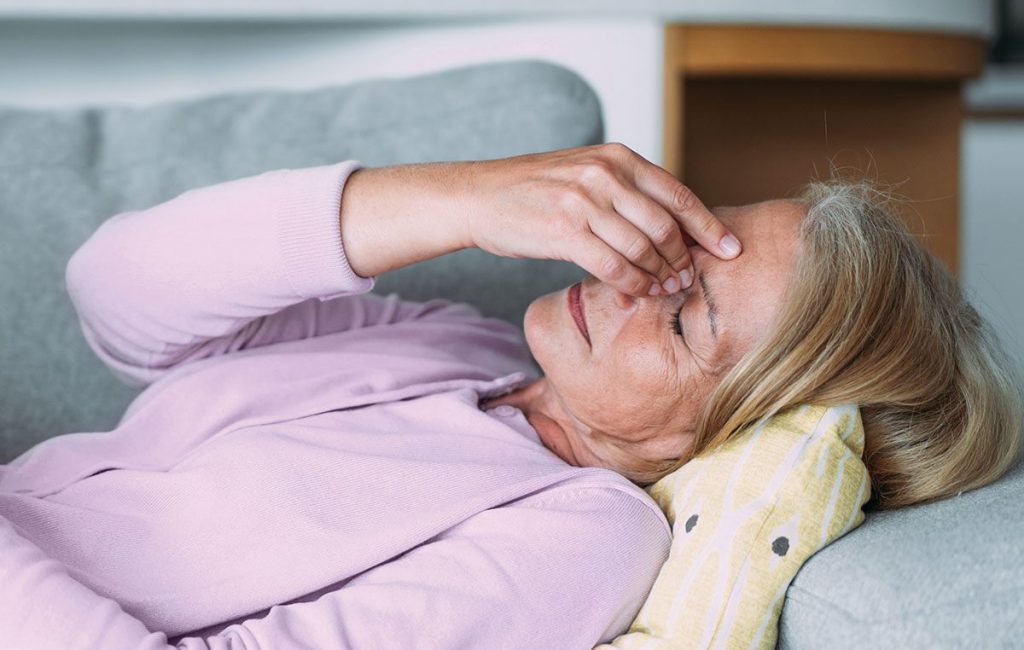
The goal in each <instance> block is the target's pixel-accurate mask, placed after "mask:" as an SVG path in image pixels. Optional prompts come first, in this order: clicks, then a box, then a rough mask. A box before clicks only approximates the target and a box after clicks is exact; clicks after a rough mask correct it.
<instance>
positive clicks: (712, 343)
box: [0, 145, 1020, 648]
mask: <svg viewBox="0 0 1024 650" xmlns="http://www.w3.org/2000/svg"><path fill="white" fill-rule="evenodd" d="M811 188H812V189H811V193H810V194H808V195H807V196H806V197H805V198H804V199H803V200H800V201H770V202H766V203H760V204H756V205H753V206H743V207H737V208H719V209H717V210H716V211H715V214H712V213H710V212H709V211H707V210H706V209H705V208H704V207H703V206H702V205H701V204H700V202H699V201H697V200H696V199H695V198H694V197H693V196H692V194H690V193H688V192H687V191H686V189H685V187H683V186H682V185H680V184H679V183H678V182H676V181H675V180H674V179H672V178H671V176H669V175H668V174H667V173H665V172H664V170H660V169H659V168H657V167H656V166H653V165H651V164H650V163H648V162H647V161H644V160H643V159H642V158H640V157H638V156H636V155H635V154H633V153H632V152H630V151H629V150H628V149H626V148H624V147H622V146H620V145H604V146H598V147H587V148H582V149H573V150H567V151H561V152H550V153H546V154H538V155H533V156H522V157H517V158H512V159H506V160H503V161H485V162H472V163H444V164H430V165H409V166H401V167H393V168H381V169H359V165H358V164H357V163H354V162H348V163H341V164H338V165H332V166H326V167H319V168H311V169H306V170H280V171H276V172H269V173H267V174H263V175H261V176H256V177H252V178H249V179H242V180H239V181H232V182H230V183H224V184H221V185H218V186H212V187H209V188H203V189H200V190H193V191H191V192H186V193H185V194H183V195H182V196H180V197H177V198H176V199H173V200H171V201H168V202H167V203H164V204H161V205H159V206H156V207H154V208H150V209H149V210H144V211H141V212H137V213H126V214H123V215H118V216H116V217H113V218H111V219H110V220H108V221H107V223H105V224H104V225H103V226H102V227H101V228H100V229H99V230H98V231H97V232H96V233H95V234H94V235H93V237H91V238H90V240H89V241H88V242H87V243H86V244H85V245H83V246H82V248H81V249H80V250H79V251H77V252H76V253H75V255H74V256H73V257H72V259H71V260H70V261H69V264H68V275H67V280H68V290H69V293H70V295H71V298H72V300H73V302H74V304H75V306H76V309H77V310H78V313H79V315H80V317H81V323H82V328H83V332H84V334H85V336H86V338H87V340H88V341H89V343H90V345H91V346H92V348H93V349H94V350H95V351H96V353H97V354H98V355H99V356H100V357H101V358H102V359H103V360H104V361H105V362H106V363H107V364H108V365H109V366H110V367H111V368H112V369H113V370H114V371H115V372H116V373H118V374H119V375H120V376H121V377H123V378H124V379H125V380H126V381H129V382H131V383H134V384H136V385H149V388H148V389H147V390H146V391H145V392H143V393H142V394H141V395H140V396H139V398H138V399H137V400H136V401H135V402H133V403H132V405H131V406H130V407H129V409H128V412H127V413H126V414H125V416H124V418H123V419H122V421H121V423H120V424H119V425H118V427H117V428H115V429H114V430H113V431H111V432H107V433H93V434H72V435H67V436H60V437H58V438H55V439H52V440H50V441H47V442H45V443H42V444H40V445H38V446H37V447H36V448H34V449H33V450H30V451H29V452H27V453H26V454H24V455H23V456H22V457H20V458H18V459H17V460H15V461H14V462H13V463H12V464H11V465H9V466H7V467H5V468H0V578H2V579H0V632H2V633H3V635H4V638H5V639H7V640H10V639H12V638H13V639H16V640H18V641H19V642H20V643H21V646H18V645H15V647H60V648H74V647H104V648H107V647H122V646H123V647H165V646H166V644H167V643H168V638H167V637H168V636H170V637H172V638H171V639H170V642H171V643H177V644H179V647H187V648H204V647H213V648H217V647H222V648H227V647H231V648H256V647H260V648H267V647H273V648H288V647H325V648H328V647H330V648H345V647H352V648H389V647H396V648H409V647H427V648H435V647H436V648H461V647H481V648H500V647H531V648H536V647H545V648H546V647H552V648H554V647H558V648H575V647H580V648H586V647H590V646H592V645H595V644H597V643H599V642H603V641H606V640H609V639H611V638H613V637H614V636H616V635H617V634H618V633H620V632H622V631H623V630H625V629H626V627H627V626H628V624H629V622H630V621H631V619H632V618H633V616H634V614H635V613H636V611H637V610H638V608H639V607H640V605H641V603H642V601H643V599H644V597H645V596H646V594H647V592H648V590H649V588H650V586H651V584H652V583H653V581H654V578H655V576H656V574H657V571H658V569H659V568H660V566H661V564H662V563H663V562H664V560H665V558H666V557H667V552H668V544H669V534H668V532H669V531H668V527H667V525H666V522H665V520H664V518H663V517H662V516H661V514H660V513H659V512H658V511H657V510H656V508H654V507H653V504H652V503H651V502H650V500H649V499H647V498H646V495H644V494H643V492H642V490H640V489H639V487H638V486H637V485H636V484H635V483H639V484H640V485H643V484H645V483H646V482H650V481H651V480H655V479H656V478H657V477H658V476H659V475H663V474H664V473H666V472H667V471H670V470H671V469H672V468H673V467H674V466H677V465H678V464H681V463H682V462H685V460H686V459H688V458H690V457H692V456H693V455H694V454H695V453H701V452H706V451H709V450H711V449H713V447H714V445H715V444H717V443H718V442H720V441H721V439H723V438H724V437H726V436H728V435H730V434H731V433H732V432H734V431H736V430H737V429H738V428H739V427H740V426H741V425H742V424H744V423H745V422H749V421H751V420H754V419H757V418H758V417H761V416H764V415H766V414H768V413H770V412H771V411H772V410H774V409H777V408H781V407H784V406H785V405H787V404H789V403H794V402H798V401H804V400H812V399H813V400H829V399H836V400H842V401H851V400H853V401H858V402H859V403H861V404H863V405H864V409H865V422H866V426H867V428H868V435H869V440H868V452H869V453H868V456H869V457H868V463H869V469H871V470H872V471H873V472H874V471H876V470H877V471H878V476H875V481H876V483H877V485H876V487H877V488H878V492H877V493H876V496H877V495H882V496H881V499H882V501H881V502H880V503H881V505H885V506H892V505H901V504H903V503H909V502H915V501H921V500H927V499H930V498H938V497H941V496H945V495H947V494H950V493H951V492H955V491H957V490H959V489H969V488H970V487H972V486H977V485H982V484H984V483H986V482H990V481H991V480H994V478H996V477H997V476H998V475H999V474H1001V473H1002V471H1004V470H1005V468H1006V466H1007V464H1008V462H1009V459H1010V458H1011V456H1012V455H1013V454H1015V453H1016V450H1017V449H1018V447H1019V444H1020V443H1019V418H1020V410H1019V402H1014V399H1015V398H1014V394H1013V392H1012V385H1011V384H1010V383H1008V379H1006V378H1005V377H1006V375H1005V374H1001V373H1003V371H1002V370H1000V366H999V362H998V359H997V358H996V357H995V356H994V355H992V354H991V351H992V350H993V348H991V347H990V344H989V341H988V339H986V338H979V334H978V332H980V331H983V330H982V329H981V323H980V321H979V320H978V319H977V317H976V315H974V314H973V312H972V311H970V310H969V307H966V305H965V304H964V303H963V302H962V300H961V299H960V297H959V295H958V293H957V291H956V287H955V285H954V284H953V283H952V282H951V281H950V280H949V278H948V274H946V273H945V272H944V271H942V270H941V267H939V266H938V265H937V264H935V263H934V262H933V261H932V259H931V258H930V257H929V256H928V255H927V254H925V253H923V252H922V251H921V249H920V247H918V246H917V245H916V243H914V242H913V240H912V238H910V237H909V236H907V235H906V234H905V232H903V231H902V230H899V229H898V228H897V227H896V226H895V223H896V222H894V221H893V220H892V218H891V217H889V216H888V215H887V214H886V213H885V212H884V210H883V209H882V204H881V203H880V202H879V201H877V198H878V197H876V196H873V195H871V194H870V193H866V192H864V191H862V188H861V189H858V186H847V185H841V184H839V185H834V186H829V185H812V186H811ZM815 192H817V194H815ZM339 212H340V223H339ZM726 228H728V230H726ZM739 242H742V243H743V252H742V254H739V255H737V254H738V253H739V252H740V251H739ZM342 243H343V246H342ZM466 246H478V247H480V248H483V249H484V250H488V251H490V252H492V253H495V254H498V255H507V256H512V257H539V258H558V259H568V260H571V261H574V262H576V263H577V264H579V265H580V266H582V267H583V268H585V269H586V270H588V271H589V272H590V273H592V274H593V276H594V277H592V278H587V280H585V281H584V282H583V283H582V286H581V287H579V293H577V288H576V286H575V285H574V287H570V288H568V289H567V290H565V291H560V292H557V293H555V294H550V295H548V296H542V297H541V298H539V299H538V300H537V301H535V302H534V303H533V304H531V305H530V308H529V310H528V311H527V314H526V317H525V319H524V330H525V335H526V343H527V345H528V348H527V346H524V345H523V341H522V338H521V334H520V332H518V330H517V328H515V327H512V326H510V325H508V324H505V323H503V322H501V321H497V320H496V319H487V318H482V317H481V316H480V314H479V313H478V312H476V311H475V310H474V309H473V308H471V307H469V306H467V305H460V304H451V303H448V302H447V301H443V300H435V301H429V302H427V303H422V304H417V303H410V302H403V301H400V300H398V299H397V297H396V296H395V295H392V296H389V297H387V298H379V297H376V296H372V295H369V294H365V292H366V291H368V290H369V289H370V288H371V287H372V285H373V282H374V278H375V276H377V275H379V274H381V273H385V272H387V271H389V270H392V269H395V268H399V267H401V266H405V265H408V264H412V263H415V262H418V261H421V260H425V259H429V258H431V257H435V256H437V255H442V254H445V253H447V252H450V251H453V250H458V249H460V248H463V247H466ZM677 278H678V279H677ZM889 280H898V281H899V284H893V283H892V282H889ZM357 294H365V295H357ZM853 297H857V298H858V299H857V300H853V299H852V298H853ZM940 318H942V319H946V320H944V321H939V320H938V319H940ZM530 353H532V354H533V355H534V356H535V358H536V359H537V361H538V362H539V365H540V366H541V367H542V368H543V370H544V371H545V376H544V377H539V378H538V377H533V378H529V381H527V376H526V373H525V372H523V371H521V370H520V369H522V368H525V367H526V366H527V363H528V360H529V357H528V355H529V354H530ZM986 355H987V356H986ZM912 364H917V366H916V368H915V367H914V366H913V365H912ZM921 364H926V365H921ZM918 368H920V369H921V370H918ZM889 375H892V376H891V377H889ZM979 405H981V406H982V408H979ZM943 418H947V419H946V420H943ZM943 423H945V425H946V426H945V427H941V428H940V426H939V425H940V424H943ZM609 470H614V471H609ZM624 477H626V478H629V479H632V480H633V482H630V481H629V480H626V478H624Z"/></svg>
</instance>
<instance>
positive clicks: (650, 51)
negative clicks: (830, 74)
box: [0, 18, 663, 162]
mask: <svg viewBox="0 0 1024 650" xmlns="http://www.w3.org/2000/svg"><path fill="white" fill-rule="evenodd" d="M662 52H663V48H662V28H661V24H660V23H659V22H658V21H656V20H655V19H653V18H631V19H623V18H606V19H596V20H584V19H572V20H544V21H537V20H534V21H526V20H519V21H515V20H513V21H504V22H493V21H491V22H487V21H485V22H480V21H474V22H460V23H458V24H449V25H445V24H422V23H419V24H410V23H406V24H402V23H397V24H396V23H388V24H387V25H383V24H378V25H376V26H375V25H372V24H371V25H359V26H352V25H345V24H338V23H331V24H321V25H317V24H261V23H255V24H253V23H250V24H238V23H220V24H218V23H206V24H201V23H200V24H196V23H131V22H111V23H104V22H96V23H70V22H68V23H59V22H29V23H18V22H14V23H10V22H9V23H0V61H2V62H4V65H0V102H2V103H5V104H9V103H16V104H22V105H32V106H68V105H80V104H83V103H84V104H93V103H107V102H127V103H133V104H139V103H149V102H154V101H160V100H164V99H171V98H177V97H188V96H196V95H202V94H206V93H211V92H220V91H225V90H235V89H251V88H310V87H315V86H319V85H325V84H333V83H343V82H347V81H353V80H356V79H365V78H370V77H378V76H404V75H411V74H417V73H424V72H431V71H436V70H441V69H444V68H447V67H452V66H458V65H468V64H471V63H479V62H484V61H496V60H501V59H510V58H531V57H536V58H543V59H547V60H550V61H554V62H556V63H561V64H563V65H566V66H568V67H570V68H572V69H574V70H576V71H577V72H579V73H580V74H581V75H582V76H583V77H584V78H585V79H587V81H588V82H590V84H591V85H592V86H593V87H594V88H595V89H596V90H597V92H598V94H599V95H600V97H601V98H602V103H603V107H604V114H605V123H606V135H607V139H608V140H618V141H621V142H623V143H625V144H626V145H628V146H630V147H632V148H633V149H634V150H635V151H637V152H639V153H640V154H641V155H643V156H645V157H647V158H649V159H651V160H654V161H655V162H660V159H661V141H660V137H661V135H660V130H659V128H660V126H659V125H660V124H661V113H662V94H661V89H662Z"/></svg>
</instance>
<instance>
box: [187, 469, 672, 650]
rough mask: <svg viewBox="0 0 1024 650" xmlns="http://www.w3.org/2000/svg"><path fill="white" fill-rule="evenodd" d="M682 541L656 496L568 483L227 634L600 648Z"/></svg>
mask: <svg viewBox="0 0 1024 650" xmlns="http://www.w3.org/2000/svg"><path fill="white" fill-rule="evenodd" d="M670 544H671V536H670V532H669V530H668V526H667V524H666V523H665V521H664V518H663V516H662V515H661V513H660V512H659V511H657V508H656V507H655V506H654V505H653V502H652V503H645V502H643V501H641V500H640V499H638V498H637V497H636V496H635V495H631V494H628V493H626V492H624V491H620V490H617V489H615V488H611V487H608V486H607V485H601V486H588V487H568V486H567V487H560V488H557V489H555V490H550V491H545V492H541V493H538V494H534V495H531V496H529V497H525V498H523V499H520V500H518V501H515V502H513V503H510V504H507V505H506V506H504V507H500V508H494V509H491V510H485V511H483V512H481V513H479V514H477V515H475V516H473V517H471V518H470V519H468V520H466V521H464V522H462V523H461V524H459V525H456V526H455V527H453V528H451V529H449V530H448V531H446V532H445V533H444V534H442V535H440V536H438V537H437V538H435V539H433V540H429V541H428V542H426V543H424V544H421V545H419V546H417V547H415V548H413V549H411V550H409V551H408V552H406V553H404V554H403V555H401V556H399V557H398V558H396V559H394V560H392V561H390V562H386V563H384V564H381V565H379V566H377V567H375V568H373V569H371V570H369V571H366V572H364V573H362V574H359V575H358V576H356V577H355V578H353V579H352V580H350V581H348V582H347V583H345V585H344V586H342V587H341V588H339V589H336V590H334V591H331V592H328V593H326V594H323V595H321V596H319V597H318V598H316V599H315V600H308V601H306V602H297V603H291V604H287V605H279V606H276V607H273V608H271V609H270V611H269V612H268V613H267V615H266V616H263V617H262V618H259V619H251V620H248V621H245V622H243V623H239V624H234V625H230V626H228V627H226V628H225V629H223V630H222V631H220V632H219V634H218V635H217V637H218V638H226V639H228V640H229V641H230V644H228V645H226V646H225V647H230V648H238V649H240V650H241V649H247V648H338V649H341V650H371V649H372V650H404V649H406V648H421V649H423V650H446V649H448V648H494V649H507V650H511V649H523V650H527V649H529V650H533V649H536V648H564V649H566V650H572V649H579V650H590V648H592V647H594V646H595V645H598V644H599V643H601V642H605V641H608V640H610V639H612V638H614V637H615V636H616V635H618V634H621V633H622V632H623V631H625V630H626V629H627V628H628V627H629V624H630V622H631V621H632V620H633V617H634V616H635V615H636V613H637V611H639V609H640V607H641V605H642V604H643V602H644V599H645V598H646V596H647V594H648V592H649V591H650V588H651V585H652V584H653V583H654V581H655V579H656V577H657V574H658V571H659V569H660V568H661V565H662V564H663V563H664V562H665V560H666V559H667V557H668V550H669V546H670ZM177 642H178V645H179V647H180V648H182V649H183V650H205V649H206V648H207V647H214V646H213V645H212V644H209V638H200V637H188V636H186V637H183V638H181V639H177ZM208 644H209V645H208ZM218 647H219V646H218Z"/></svg>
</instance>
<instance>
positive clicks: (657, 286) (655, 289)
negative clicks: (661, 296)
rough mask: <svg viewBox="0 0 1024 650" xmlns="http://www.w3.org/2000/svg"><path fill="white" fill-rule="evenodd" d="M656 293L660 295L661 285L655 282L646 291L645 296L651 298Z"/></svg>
mask: <svg viewBox="0 0 1024 650" xmlns="http://www.w3.org/2000/svg"><path fill="white" fill-rule="evenodd" d="M657 293H661V285H660V284H658V283H657V282H655V283H654V284H652V285H651V288H650V289H649V290H648V291H647V295H648V296H653V295H654V294H657Z"/></svg>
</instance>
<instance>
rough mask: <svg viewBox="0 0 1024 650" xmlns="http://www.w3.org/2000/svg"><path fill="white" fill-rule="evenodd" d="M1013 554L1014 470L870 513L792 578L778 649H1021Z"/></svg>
mask: <svg viewBox="0 0 1024 650" xmlns="http://www.w3.org/2000/svg"><path fill="white" fill-rule="evenodd" d="M1022 552H1024V462H1018V463H1017V465H1016V466H1015V467H1014V468H1013V469H1011V470H1010V471H1009V472H1007V474H1006V475H1004V476H1003V477H1002V478H1001V479H1000V480H998V481H997V482H995V483H993V484H991V485H988V486H986V487H984V488H980V489H977V490H972V491H970V492H964V493H962V494H960V495H959V496H955V497H951V498H949V499H945V500H943V501H938V502H935V503H930V504H923V505H918V506H912V507H909V508H902V509H899V510H894V511H889V512H875V513H870V514H868V515H867V517H866V519H865V521H864V523H863V524H861V525H860V527H858V528H857V529H856V530H854V531H852V532H851V533H850V534H848V535H846V536H845V537H843V538H842V539H840V540H838V541H836V542H835V543H834V544H831V545H829V546H827V547H826V548H824V549H823V550H821V551H820V552H819V553H817V554H816V555H814V556H813V557H812V558H811V559H810V560H808V561H807V562H806V563H805V564H804V566H803V567H802V568H801V569H800V571H799V573H797V575H796V577H795V578H794V579H793V583H792V584H791V585H790V587H789V591H788V593H787V594H786V603H785V606H784V607H783V610H782V616H781V618H780V620H779V646H778V647H779V648H782V649H783V650H804V649H806V650H811V649H812V648H813V649H817V648H880V649H884V648H892V649H894V650H895V649H897V648H898V649H900V650H903V649H905V648H1017V647H1021V639H1024V561H1022V560H1021V557H1022Z"/></svg>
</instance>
